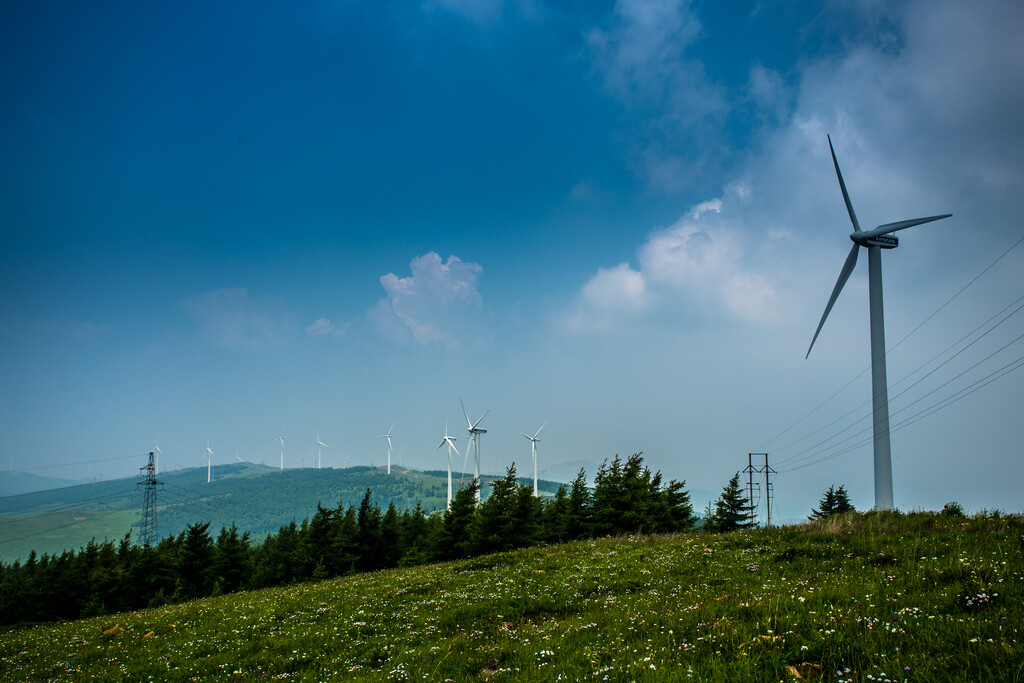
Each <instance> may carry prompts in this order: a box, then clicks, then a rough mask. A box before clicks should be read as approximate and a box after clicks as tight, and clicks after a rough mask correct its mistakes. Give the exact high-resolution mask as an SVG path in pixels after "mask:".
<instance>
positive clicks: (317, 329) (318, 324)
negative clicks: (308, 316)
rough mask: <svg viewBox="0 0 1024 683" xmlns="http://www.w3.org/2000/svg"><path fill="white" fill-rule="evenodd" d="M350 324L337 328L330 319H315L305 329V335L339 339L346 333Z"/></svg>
mask: <svg viewBox="0 0 1024 683" xmlns="http://www.w3.org/2000/svg"><path fill="white" fill-rule="evenodd" d="M349 325H351V322H348V323H345V324H344V325H341V326H338V325H335V324H334V321H333V320H331V319H330V318H317V319H316V320H314V321H313V322H312V323H311V324H310V325H308V326H307V327H306V334H308V335H309V336H310V337H333V338H335V339H340V338H341V337H344V336H345V335H346V334H347V333H348V328H349Z"/></svg>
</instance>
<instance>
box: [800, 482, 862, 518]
mask: <svg viewBox="0 0 1024 683" xmlns="http://www.w3.org/2000/svg"><path fill="white" fill-rule="evenodd" d="M853 509H854V508H853V504H852V503H850V496H849V494H848V493H847V492H846V489H845V488H843V486H842V485H840V486H839V488H838V489H836V488H835V487H834V486H829V487H828V490H827V491H825V495H823V496H822V497H821V500H820V501H818V507H817V508H811V514H810V516H809V517H808V518H807V519H810V520H815V519H825V518H826V517H831V516H832V515H841V514H843V513H844V512H853Z"/></svg>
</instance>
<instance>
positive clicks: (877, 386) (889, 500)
mask: <svg viewBox="0 0 1024 683" xmlns="http://www.w3.org/2000/svg"><path fill="white" fill-rule="evenodd" d="M828 148H829V151H831V152H832V163H833V165H834V166H835V167H836V176H837V177H838V178H839V188H840V189H841V190H842V191H843V201H845V202H846V211H847V213H849V214H850V222H851V223H853V232H852V233H851V234H850V239H851V240H853V247H852V248H851V249H850V254H849V256H847V257H846V263H844V264H843V269H842V270H841V271H840V272H839V280H838V281H837V282H836V286H835V288H834V289H833V290H832V296H831V297H829V300H828V304H827V305H826V306H825V312H824V313H823V314H822V316H821V322H819V323H818V329H816V330H815V331H814V337H813V338H812V339H811V345H810V346H809V347H807V356H805V358H806V357H809V356H810V355H811V349H812V348H814V342H815V341H816V340H817V339H818V333H819V332H821V327H822V325H824V324H825V318H827V317H828V314H829V311H831V310H832V306H833V305H834V304H835V302H836V299H837V298H839V292H841V291H842V289H843V285H845V284H846V281H847V280H849V279H850V274H851V273H852V272H853V269H854V266H856V265H857V255H858V254H859V253H860V249H861V247H864V248H866V249H867V250H868V294H869V303H870V314H871V394H872V402H871V403H872V413H873V423H874V444H875V445H874V450H875V453H874V456H875V509H876V510H891V509H892V508H893V495H892V452H891V450H890V447H889V388H888V383H887V381H886V377H885V322H884V316H883V313H882V249H895V248H896V247H897V246H899V239H898V238H896V237H890V236H889V233H893V232H896V231H897V230H904V229H906V228H911V227H913V226H915V225H921V224H922V223H930V222H931V221H937V220H940V219H942V218H949V217H950V216H952V215H953V214H950V213H947V214H943V215H941V216H928V217H927V218H912V219H910V220H906V221H897V222H895V223H886V224H884V225H880V226H878V227H877V228H875V229H874V230H867V231H861V229H860V223H858V222H857V214H856V213H854V211H853V204H852V203H851V202H850V195H849V193H848V192H847V191H846V183H845V182H843V174H842V172H841V171H840V170H839V161H838V160H837V159H836V151H835V149H834V148H833V147H832V137H831V136H829V138H828Z"/></svg>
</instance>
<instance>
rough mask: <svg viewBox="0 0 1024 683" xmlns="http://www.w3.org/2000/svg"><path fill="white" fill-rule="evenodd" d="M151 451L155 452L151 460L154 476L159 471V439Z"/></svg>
mask: <svg viewBox="0 0 1024 683" xmlns="http://www.w3.org/2000/svg"><path fill="white" fill-rule="evenodd" d="M153 450H154V451H156V453H155V454H154V458H153V475H154V476H155V475H156V474H157V473H158V472H159V470H160V454H161V453H163V451H162V450H160V437H157V439H156V445H155V446H153Z"/></svg>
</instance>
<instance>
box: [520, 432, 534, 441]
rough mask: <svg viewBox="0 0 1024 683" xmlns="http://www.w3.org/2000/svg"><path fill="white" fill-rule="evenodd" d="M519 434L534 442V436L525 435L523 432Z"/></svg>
mask: <svg viewBox="0 0 1024 683" xmlns="http://www.w3.org/2000/svg"><path fill="white" fill-rule="evenodd" d="M519 433H520V434H522V435H523V436H525V437H526V438H527V439H529V440H530V441H533V437H532V436H530V435H529V434H525V433H523V432H519Z"/></svg>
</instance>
